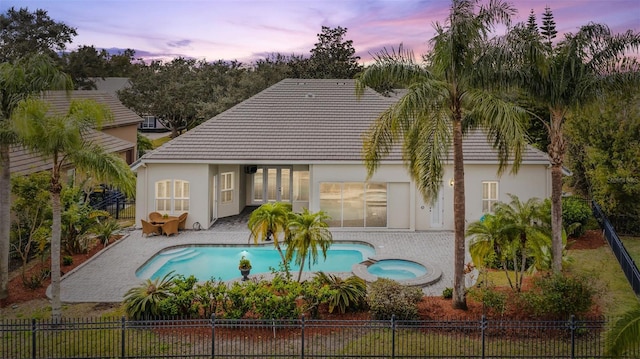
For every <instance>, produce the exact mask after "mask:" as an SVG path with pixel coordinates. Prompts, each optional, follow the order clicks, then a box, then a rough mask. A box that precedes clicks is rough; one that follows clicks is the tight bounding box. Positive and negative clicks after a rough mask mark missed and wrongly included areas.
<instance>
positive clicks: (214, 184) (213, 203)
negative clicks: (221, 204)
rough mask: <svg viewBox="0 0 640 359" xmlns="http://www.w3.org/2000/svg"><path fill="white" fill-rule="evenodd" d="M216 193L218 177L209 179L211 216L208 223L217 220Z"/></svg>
mask: <svg viewBox="0 0 640 359" xmlns="http://www.w3.org/2000/svg"><path fill="white" fill-rule="evenodd" d="M217 192H218V176H217V175H216V176H213V177H211V216H210V218H209V223H213V221H215V220H216V219H218V196H216V193H217Z"/></svg>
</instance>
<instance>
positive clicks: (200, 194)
mask: <svg viewBox="0 0 640 359" xmlns="http://www.w3.org/2000/svg"><path fill="white" fill-rule="evenodd" d="M208 178H209V165H206V164H179V165H173V164H155V163H154V164H149V165H147V166H146V167H144V166H142V167H139V168H138V182H137V196H136V226H138V227H141V222H140V220H141V219H145V220H146V219H147V218H148V215H149V213H150V212H153V211H155V183H156V182H157V181H161V180H167V179H169V180H185V181H189V191H190V201H189V216H188V217H187V222H186V228H193V223H195V222H199V223H200V224H201V225H202V227H203V228H206V227H207V226H208V223H209V219H208V216H209V201H208V200H207V196H206V195H207V194H208V193H209V182H208V181H207V179H208ZM170 214H171V215H179V214H180V213H170Z"/></svg>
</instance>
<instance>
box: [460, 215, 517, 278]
mask: <svg viewBox="0 0 640 359" xmlns="http://www.w3.org/2000/svg"><path fill="white" fill-rule="evenodd" d="M467 236H468V237H471V240H470V241H469V254H471V260H472V261H473V263H474V264H475V266H476V267H478V268H484V267H486V266H491V264H492V263H494V262H495V261H497V262H499V263H500V265H501V267H502V270H503V271H504V273H505V275H506V276H507V280H508V281H509V286H510V287H511V288H514V285H513V283H512V281H511V276H509V268H508V266H507V261H508V260H509V258H510V255H511V252H512V251H513V250H512V249H513V246H512V243H511V242H512V241H511V239H512V238H511V237H510V236H509V235H508V233H507V228H506V225H505V223H504V220H503V218H502V217H499V216H495V215H492V214H487V215H485V216H483V219H482V220H480V221H475V222H471V223H470V224H469V228H467Z"/></svg>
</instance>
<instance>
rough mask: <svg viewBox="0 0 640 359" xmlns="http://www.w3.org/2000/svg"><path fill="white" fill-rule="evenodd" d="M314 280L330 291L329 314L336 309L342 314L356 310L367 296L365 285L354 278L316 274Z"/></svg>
mask: <svg viewBox="0 0 640 359" xmlns="http://www.w3.org/2000/svg"><path fill="white" fill-rule="evenodd" d="M316 278H317V279H318V281H319V282H320V283H321V284H322V285H327V286H329V288H330V289H331V294H330V297H329V313H333V310H334V309H335V308H336V307H337V308H338V309H339V310H340V313H342V314H344V313H345V312H346V311H347V309H351V310H357V309H360V308H362V306H363V305H364V303H365V298H366V296H367V283H366V282H365V281H364V280H363V279H362V278H358V277H356V276H351V277H349V278H347V279H344V280H343V279H342V278H340V277H338V276H336V275H333V274H325V273H324V272H318V273H317V274H316Z"/></svg>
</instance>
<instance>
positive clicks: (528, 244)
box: [494, 194, 549, 291]
mask: <svg viewBox="0 0 640 359" xmlns="http://www.w3.org/2000/svg"><path fill="white" fill-rule="evenodd" d="M509 196H510V197H511V202H510V203H508V204H507V203H498V204H496V206H495V207H494V210H495V213H496V216H499V217H500V218H501V220H502V223H503V225H504V226H505V228H504V230H505V232H506V233H507V234H508V235H509V236H511V238H512V242H513V243H514V244H516V245H515V246H514V252H513V255H514V263H513V264H514V268H513V269H514V272H515V281H516V283H515V289H516V290H517V291H520V290H521V289H522V280H523V278H524V273H525V271H526V270H527V259H528V258H529V257H531V256H532V254H542V253H544V251H542V250H540V248H543V247H548V245H549V239H548V237H547V236H546V234H545V231H544V226H543V224H542V218H543V214H542V203H541V202H540V199H538V198H530V199H528V200H527V201H526V202H522V201H520V199H519V198H518V197H517V196H515V195H512V194H509ZM530 249H531V251H530ZM518 252H519V253H520V263H519V264H520V269H519V270H518V268H517V265H518V261H517V259H516V255H517V253H518ZM541 262H543V258H534V264H533V265H534V267H535V266H536V265H537V266H538V267H539V268H540V267H542V266H543V265H542V264H541Z"/></svg>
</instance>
